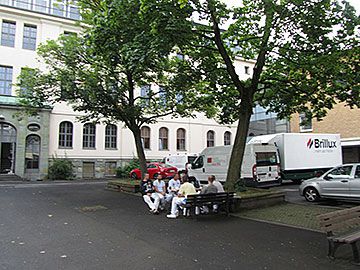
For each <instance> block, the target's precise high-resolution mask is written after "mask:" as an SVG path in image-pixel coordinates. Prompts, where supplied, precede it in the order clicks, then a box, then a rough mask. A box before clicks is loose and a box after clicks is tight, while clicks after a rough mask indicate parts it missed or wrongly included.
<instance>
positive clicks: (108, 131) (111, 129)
mask: <svg viewBox="0 0 360 270" xmlns="http://www.w3.org/2000/svg"><path fill="white" fill-rule="evenodd" d="M116 140H117V126H115V125H111V124H109V125H107V126H106V127H105V149H116V146H117V144H116Z"/></svg>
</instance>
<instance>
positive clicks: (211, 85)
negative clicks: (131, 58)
mask: <svg viewBox="0 0 360 270" xmlns="http://www.w3.org/2000/svg"><path fill="white" fill-rule="evenodd" d="M144 1H145V0H144ZM148 2H149V3H148V4H149V5H161V4H162V3H165V2H168V1H156V2H154V1H151V0H148ZM179 2H180V3H181V4H182V7H183V8H186V9H192V16H191V17H190V18H189V19H188V20H192V21H193V25H192V27H191V29H189V28H186V29H185V28H181V29H180V28H179V29H178V31H179V32H182V33H183V34H184V35H186V36H187V38H186V41H188V43H184V44H183V45H182V46H181V50H182V51H183V52H184V53H185V54H187V55H189V59H191V62H192V68H193V69H196V70H198V72H199V73H201V74H202V78H201V80H202V82H203V83H201V84H200V83H198V82H197V86H201V87H197V91H198V92H197V94H198V99H197V103H203V104H204V105H207V106H203V108H204V109H205V110H206V111H207V113H208V115H214V113H215V114H216V116H217V117H218V120H219V121H220V122H221V123H231V122H235V121H238V125H237V132H236V137H235V142H234V147H233V151H232V154H231V159H230V165H229V169H228V174H227V180H226V185H227V187H228V188H229V189H230V190H231V189H234V185H235V182H236V181H238V180H239V179H240V173H241V164H242V159H243V153H244V149H245V144H246V137H247V135H248V129H249V122H250V117H251V114H252V110H253V107H254V106H255V105H256V104H260V105H263V106H265V107H266V108H268V110H270V111H274V112H277V113H278V116H279V117H282V118H285V117H290V116H291V115H292V114H293V113H295V112H305V113H306V114H307V116H308V117H316V118H317V119H321V118H322V117H324V116H325V115H326V112H327V111H328V110H330V109H331V108H332V107H333V105H334V104H335V103H337V102H345V103H346V104H347V105H348V106H350V107H358V108H359V106H360V94H359V93H360V90H359V81H360V80H359V57H360V46H359V17H357V16H356V13H355V10H354V8H353V7H352V6H350V4H349V3H347V2H346V1H342V2H341V3H339V2H338V1H335V0H296V1H294V0H279V1H273V0H243V1H242V4H241V5H240V6H239V7H235V8H230V7H228V6H227V5H226V4H224V3H223V1H219V0H203V1H200V0H179ZM239 59H245V60H247V59H248V60H254V61H255V64H254V67H253V70H252V72H251V77H250V78H249V79H246V80H244V79H241V78H243V76H242V74H241V72H243V71H242V70H239V69H237V68H236V62H237V60H239ZM209 103H210V105H209ZM214 108H218V110H217V111H216V110H214ZM209 109H211V110H209Z"/></svg>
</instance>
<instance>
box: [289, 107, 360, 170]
mask: <svg viewBox="0 0 360 270" xmlns="http://www.w3.org/2000/svg"><path fill="white" fill-rule="evenodd" d="M302 122H305V123H306V124H305V125H300V123H302ZM290 130H291V132H313V133H339V134H340V137H341V146H342V151H343V162H344V163H351V162H360V109H359V108H353V109H351V108H349V107H348V106H345V104H344V103H338V104H336V105H335V106H334V108H333V109H332V110H330V111H328V114H327V116H326V117H324V119H323V120H321V121H317V120H315V119H311V120H310V121H308V120H307V119H306V118H305V116H304V115H301V114H300V115H299V114H296V115H294V116H293V117H292V119H291V121H290Z"/></svg>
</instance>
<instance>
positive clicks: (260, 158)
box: [256, 152, 278, 166]
mask: <svg viewBox="0 0 360 270" xmlns="http://www.w3.org/2000/svg"><path fill="white" fill-rule="evenodd" d="M277 164H278V160H277V155H276V152H257V153H256V165H257V166H271V165H277Z"/></svg>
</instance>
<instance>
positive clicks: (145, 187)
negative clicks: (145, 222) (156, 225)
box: [140, 173, 157, 214]
mask: <svg viewBox="0 0 360 270" xmlns="http://www.w3.org/2000/svg"><path fill="white" fill-rule="evenodd" d="M140 192H141V194H142V195H143V199H144V202H145V203H146V204H147V205H148V206H149V208H150V212H151V213H154V214H156V213H157V209H156V207H155V204H154V203H153V201H152V200H151V198H152V196H153V194H154V192H155V190H154V186H153V183H152V180H151V179H150V177H149V174H148V173H146V174H145V176H144V179H143V180H142V181H141V185H140Z"/></svg>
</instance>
